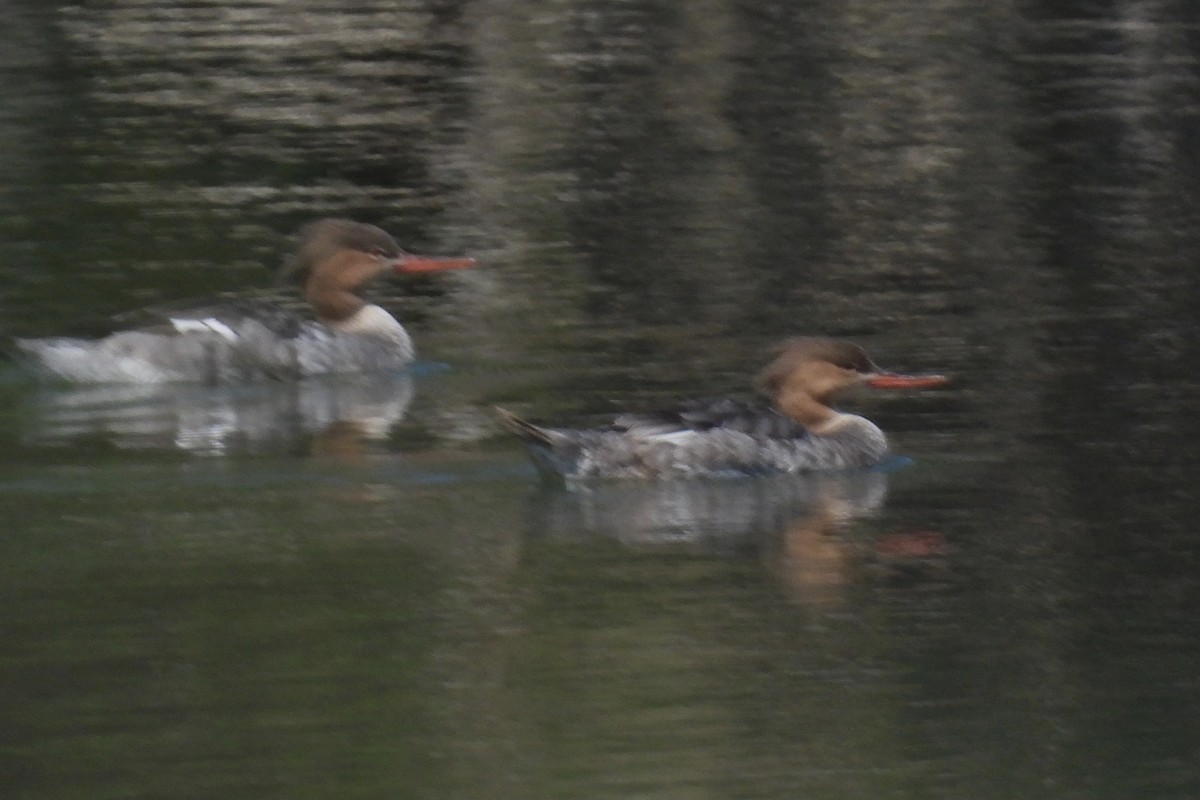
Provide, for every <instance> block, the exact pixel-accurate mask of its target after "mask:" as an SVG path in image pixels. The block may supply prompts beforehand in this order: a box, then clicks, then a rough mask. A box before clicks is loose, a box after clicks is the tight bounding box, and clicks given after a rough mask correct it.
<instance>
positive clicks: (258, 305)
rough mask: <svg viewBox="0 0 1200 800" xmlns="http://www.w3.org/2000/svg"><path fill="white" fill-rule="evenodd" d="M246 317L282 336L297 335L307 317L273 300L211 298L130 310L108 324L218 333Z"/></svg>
mask: <svg viewBox="0 0 1200 800" xmlns="http://www.w3.org/2000/svg"><path fill="white" fill-rule="evenodd" d="M248 320H253V321H255V322H257V323H258V324H259V325H261V326H262V327H264V328H266V329H267V330H269V331H271V332H272V333H274V334H275V335H277V336H279V337H280V338H284V339H292V338H295V337H296V336H298V335H299V334H300V331H301V330H302V328H303V327H304V325H305V324H306V323H307V322H308V319H307V317H305V316H304V315H303V314H302V313H300V312H299V311H297V310H295V309H292V308H289V307H287V306H286V305H283V304H281V303H279V302H276V301H274V300H267V299H260V298H252V299H247V298H236V297H211V298H206V299H202V300H191V301H184V302H176V303H163V304H161V305H155V306H150V307H147V308H142V309H138V310H137V311H130V312H127V313H124V314H119V315H117V316H115V317H113V318H112V320H111V324H112V328H113V329H114V330H140V331H145V332H147V333H161V334H171V333H175V334H183V333H188V332H203V331H211V332H217V333H221V332H223V331H237V330H239V329H240V328H241V326H243V325H244V324H245V323H246V322H247V321H248Z"/></svg>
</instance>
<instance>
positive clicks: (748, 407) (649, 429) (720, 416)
mask: <svg viewBox="0 0 1200 800" xmlns="http://www.w3.org/2000/svg"><path fill="white" fill-rule="evenodd" d="M612 427H613V428H614V429H616V430H620V431H628V432H630V433H636V434H640V435H653V434H663V433H674V432H677V431H709V430H714V429H718V428H719V429H723V430H732V431H738V432H739V433H745V434H747V435H750V436H753V437H755V438H760V439H795V438H799V437H803V436H807V435H808V429H807V428H805V427H804V426H803V425H801V424H799V423H798V422H795V421H793V420H791V419H790V418H788V417H786V416H784V415H783V414H781V413H780V412H779V411H778V410H776V409H775V408H773V407H771V406H769V405H765V404H761V403H749V402H745V401H742V400H731V399H728V398H717V399H699V400H690V401H687V402H685V403H683V404H682V405H680V406H678V407H677V408H674V409H669V410H662V411H650V412H635V413H629V414H622V415H621V416H619V417H617V418H616V419H615V420H613V423H612Z"/></svg>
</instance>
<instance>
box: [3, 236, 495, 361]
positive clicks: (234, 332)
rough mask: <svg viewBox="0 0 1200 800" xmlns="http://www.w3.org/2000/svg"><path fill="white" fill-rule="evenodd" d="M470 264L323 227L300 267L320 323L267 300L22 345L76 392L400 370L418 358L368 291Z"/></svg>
mask: <svg viewBox="0 0 1200 800" xmlns="http://www.w3.org/2000/svg"><path fill="white" fill-rule="evenodd" d="M474 264H475V260H474V259H470V258H431V257H427V256H417V255H413V254H411V253H406V252H405V251H404V250H402V249H401V248H400V247H399V246H398V245H397V244H396V242H395V240H394V239H393V238H392V237H391V236H390V235H389V234H387V233H386V232H385V231H383V230H382V229H380V228H377V227H375V226H374V225H367V224H365V223H361V222H354V221H352V220H348V219H323V220H320V221H318V222H314V223H312V224H310V225H308V226H307V227H305V228H304V229H303V230H302V231H301V232H300V237H299V244H298V247H297V250H296V254H295V259H294V262H293V265H292V269H293V272H294V273H295V275H296V277H297V279H298V280H299V282H300V283H302V285H303V287H304V296H305V298H306V299H307V300H308V302H309V304H310V305H311V306H312V309H313V311H314V312H315V314H316V319H315V320H313V319H310V318H309V317H307V316H305V315H303V314H300V313H297V312H294V311H291V310H289V309H285V308H282V307H279V306H277V305H274V304H270V303H267V302H263V301H253V300H231V301H221V302H218V303H214V304H207V305H202V306H199V307H190V308H160V309H148V310H146V311H144V312H137V313H136V314H134V315H125V317H126V318H130V319H136V323H137V324H136V325H135V326H134V327H132V328H129V329H125V330H120V331H117V332H115V333H112V334H110V335H108V336H106V337H104V338H102V339H94V340H88V339H75V338H50V339H18V340H17V342H16V345H17V348H18V350H19V351H20V352H21V353H22V354H23V355H24V357H25V358H26V359H27V360H29V361H31V362H33V364H34V366H35V368H36V369H38V371H40V372H42V373H44V374H47V375H50V376H53V377H55V378H58V379H60V380H64V381H68V382H71V383H81V384H99V383H139V384H143V383H204V384H231V383H242V382H247V381H255V380H288V379H295V378H303V377H307V376H310V375H323V374H330V373H345V372H379V371H387V370H394V369H399V368H401V367H403V366H405V365H406V364H408V363H410V362H411V361H412V360H413V359H414V358H415V357H416V350H415V348H414V346H413V342H412V338H411V337H410V336H409V334H408V332H407V331H406V330H405V329H404V326H402V325H401V324H400V323H399V322H398V321H397V320H396V318H395V317H393V316H392V315H391V314H390V313H388V312H387V311H386V310H384V309H383V308H381V307H380V306H377V305H373V304H370V303H368V302H367V301H366V300H364V299H363V298H362V297H361V296H360V294H359V291H360V290H361V289H362V287H363V285H364V284H365V283H366V282H367V281H369V280H371V279H373V278H376V277H378V276H381V275H383V274H385V273H388V272H394V273H398V274H402V275H407V274H414V273H427V272H437V271H440V270H448V269H461V268H464V267H471V266H474Z"/></svg>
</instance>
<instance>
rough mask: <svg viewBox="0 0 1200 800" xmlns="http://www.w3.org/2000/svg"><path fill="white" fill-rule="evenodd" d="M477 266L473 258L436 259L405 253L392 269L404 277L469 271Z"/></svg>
mask: <svg viewBox="0 0 1200 800" xmlns="http://www.w3.org/2000/svg"><path fill="white" fill-rule="evenodd" d="M475 264H476V261H475V259H473V258H435V257H433V256H414V255H413V254H412V253H405V254H404V255H402V256H400V257H399V258H397V259H396V261H395V262H394V263H393V265H392V268H393V269H395V270H396V272H399V273H401V274H403V275H412V274H414V273H421V272H442V271H443V270H448V269H467V268H468V267H473V266H475Z"/></svg>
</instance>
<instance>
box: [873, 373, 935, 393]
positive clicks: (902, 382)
mask: <svg viewBox="0 0 1200 800" xmlns="http://www.w3.org/2000/svg"><path fill="white" fill-rule="evenodd" d="M949 382H950V379H949V378H947V377H946V376H945V375H901V374H899V373H896V372H880V373H878V374H876V375H872V376H871V377H869V378H867V380H866V384H867V386H870V387H871V388H872V389H931V388H933V387H934V386H945V385H946V384H947V383H949Z"/></svg>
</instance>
